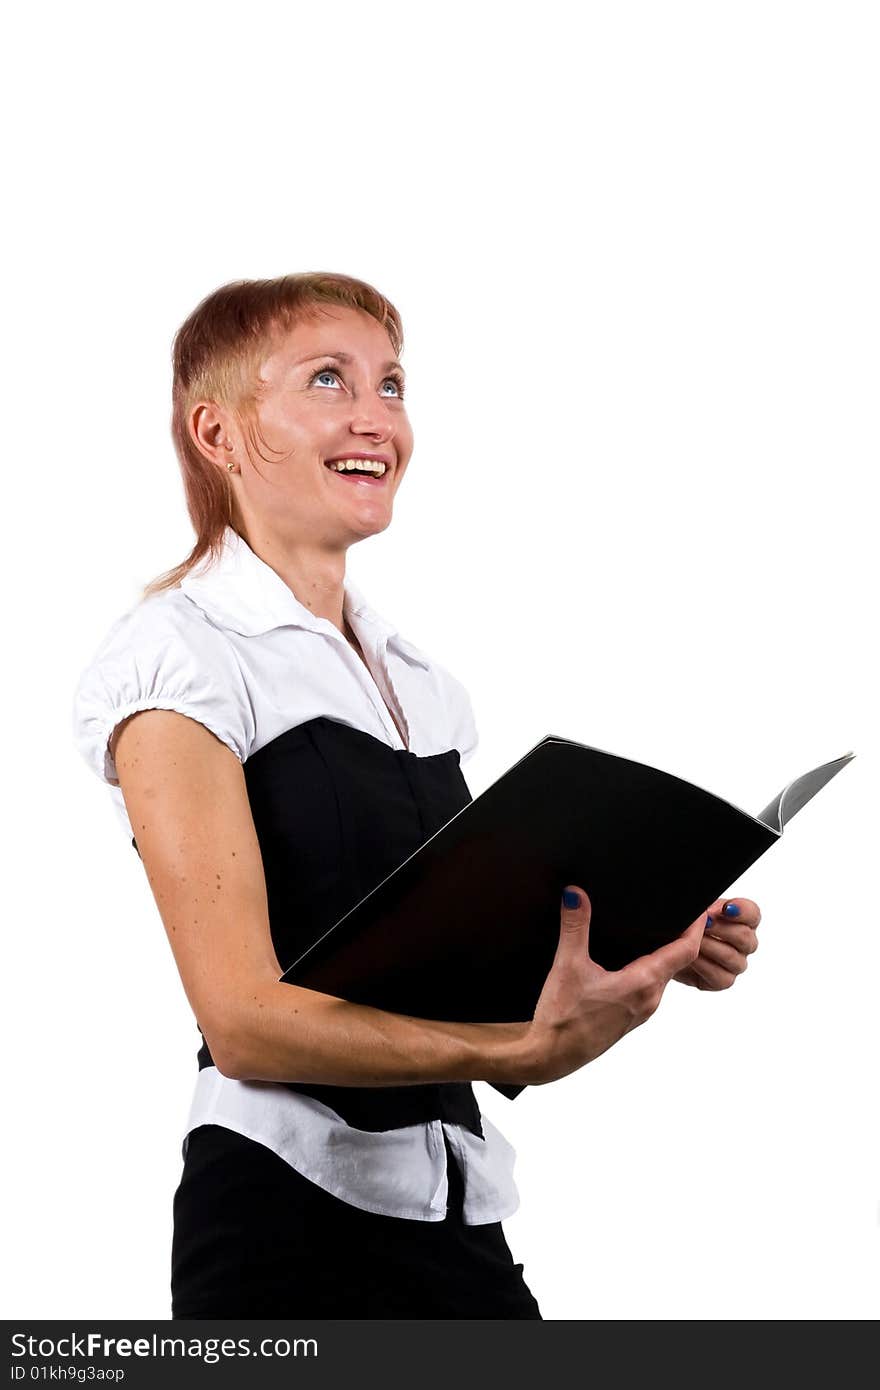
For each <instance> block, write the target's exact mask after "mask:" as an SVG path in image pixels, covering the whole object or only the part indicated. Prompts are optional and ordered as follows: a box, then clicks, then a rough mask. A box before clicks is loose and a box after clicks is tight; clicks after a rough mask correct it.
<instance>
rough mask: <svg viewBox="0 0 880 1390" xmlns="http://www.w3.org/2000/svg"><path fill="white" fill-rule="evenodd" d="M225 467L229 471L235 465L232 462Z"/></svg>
mask: <svg viewBox="0 0 880 1390" xmlns="http://www.w3.org/2000/svg"><path fill="white" fill-rule="evenodd" d="M226 467H227V468H230V469H231V468H234V467H235V464H234V462H232V461H230V462H229V463H227V465H226Z"/></svg>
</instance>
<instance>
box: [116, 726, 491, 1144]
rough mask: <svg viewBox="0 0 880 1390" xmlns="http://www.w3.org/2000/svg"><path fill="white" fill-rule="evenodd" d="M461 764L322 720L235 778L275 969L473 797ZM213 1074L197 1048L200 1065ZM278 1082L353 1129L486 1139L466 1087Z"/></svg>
mask: <svg viewBox="0 0 880 1390" xmlns="http://www.w3.org/2000/svg"><path fill="white" fill-rule="evenodd" d="M459 764H460V757H459V752H458V749H456V748H451V749H449V750H448V751H447V752H445V753H435V754H433V755H431V756H428V757H419V756H418V755H417V754H415V753H410V752H409V751H408V750H407V749H404V748H391V747H390V746H389V745H388V744H386V743H383V742H382V740H381V739H377V738H375V737H374V736H373V735H372V734H367V733H364V732H363V731H362V730H361V729H354V728H352V727H351V726H350V725H348V724H343V723H341V722H340V721H339V720H335V719H331V718H329V717H328V716H326V715H321V716H319V717H318V718H316V719H310V720H308V721H307V722H306V723H304V724H299V725H297V727H296V728H293V729H288V730H287V731H286V732H285V733H283V734H279V735H278V737H277V738H274V739H272V740H271V742H269V743H267V744H264V746H263V747H262V748H260V749H259V750H258V751H257V752H256V753H253V754H251V756H250V757H249V758H248V759H247V760H246V761H245V763H244V764H243V767H244V775H245V781H246V783H247V790H248V798H249V800H250V805H251V813H252V815H253V818H254V825H255V827H256V831H257V838H258V839H259V842H260V850H261V853H262V857H263V868H264V871H265V876H266V890H267V894H268V901H269V924H270V928H271V932H272V943H273V945H274V948H275V954H276V955H277V957H278V959H279V961H280V962H281V966H282V969H285V970H286V969H287V967H288V966H290V965H292V964H293V962H294V961H295V960H296V959H297V957H298V956H300V955H301V954H302V952H303V951H305V950H306V948H307V947H308V946H310V945H311V944H312V942H313V941H315V940H316V939H317V938H318V937H319V936H320V935H322V933H323V932H325V931H327V930H328V928H330V927H332V926H333V924H334V923H335V922H338V921H339V919H340V917H342V916H343V915H344V914H345V913H346V912H348V911H349V909H350V908H352V907H354V905H355V904H356V903H358V902H360V900H361V898H363V897H365V896H366V895H367V893H369V892H370V891H371V890H372V889H373V888H375V887H376V886H377V884H379V883H380V882H381V881H382V879H384V878H386V877H387V876H388V874H390V873H391V872H392V871H393V870H394V869H396V868H397V866H398V865H399V864H401V863H403V861H404V859H406V858H408V857H409V855H411V854H412V853H414V851H415V850H417V849H418V848H419V846H420V845H422V844H423V843H424V842H425V840H427V839H428V838H429V837H430V836H431V835H433V834H434V833H435V832H436V831H437V830H439V829H440V827H441V826H442V825H445V824H446V822H447V821H448V820H450V819H451V818H452V817H453V816H454V815H455V814H456V813H457V812H458V811H460V810H461V809H462V807H464V806H466V805H467V804H468V802H470V801H471V800H472V799H473V798H472V797H471V794H470V791H469V790H468V786H467V783H466V782H465V780H464V777H463V775H462V772H461V768H460V765H459ZM132 844H133V845H134V847H135V849H137V844H136V842H135V840H134V839H133V840H132ZM413 931H418V922H417V921H414V922H413ZM212 1065H213V1062H212V1059H211V1054H210V1052H209V1051H208V1045H207V1043H205V1042H204V1039H203V1041H202V1047H201V1049H200V1051H199V1068H200V1069H201V1068H204V1067H209V1066H212ZM284 1084H285V1085H287V1086H289V1088H290V1090H292V1091H297V1092H299V1093H300V1094H302V1095H307V1096H312V1097H313V1098H314V1099H315V1100H319V1101H321V1103H322V1104H324V1105H327V1106H329V1108H330V1109H331V1110H333V1111H335V1113H336V1114H337V1115H340V1116H341V1117H342V1119H343V1120H345V1121H346V1123H347V1124H349V1125H353V1126H354V1127H355V1128H357V1129H365V1130H373V1131H375V1130H383V1129H399V1128H401V1127H402V1126H404V1125H412V1124H420V1123H423V1122H424V1121H426V1120H436V1119H439V1120H446V1121H447V1122H448V1123H451V1124H461V1125H464V1126H466V1128H467V1129H469V1130H470V1131H471V1133H473V1134H476V1135H478V1136H479V1137H480V1138H483V1137H484V1136H483V1130H482V1126H481V1124H480V1111H479V1106H478V1105H477V1101H476V1097H475V1096H474V1093H473V1089H472V1087H471V1084H470V1082H442V1083H436V1084H427V1085H419V1086H324V1085H320V1086H319V1085H307V1084H304V1083H300V1082H285V1083H284Z"/></svg>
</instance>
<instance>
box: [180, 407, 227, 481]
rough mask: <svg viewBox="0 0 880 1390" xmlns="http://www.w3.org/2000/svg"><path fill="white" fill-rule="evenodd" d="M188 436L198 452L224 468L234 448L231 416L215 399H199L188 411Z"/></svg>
mask: <svg viewBox="0 0 880 1390" xmlns="http://www.w3.org/2000/svg"><path fill="white" fill-rule="evenodd" d="M188 427H189V433H190V438H191V439H192V441H193V443H194V444H195V446H196V448H197V449H198V450H199V453H201V454H204V456H205V458H207V459H210V461H211V462H212V463H216V464H219V465H220V466H221V467H223V468H225V467H226V465H227V463H228V462H229V459H230V456H231V454H232V452H233V451H234V449H235V437H234V434H233V430H232V428H231V417H230V415H229V413H228V412H227V411H226V410H225V409H224V407H223V406H221V405H218V404H217V403H216V401H199V402H198V403H197V404H196V405H194V406H193V408H192V410H191V411H190V417H189V421H188Z"/></svg>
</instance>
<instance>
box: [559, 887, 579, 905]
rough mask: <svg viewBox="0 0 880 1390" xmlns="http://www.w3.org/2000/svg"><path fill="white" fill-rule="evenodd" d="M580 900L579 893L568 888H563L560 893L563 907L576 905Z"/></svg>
mask: <svg viewBox="0 0 880 1390" xmlns="http://www.w3.org/2000/svg"><path fill="white" fill-rule="evenodd" d="M580 901H581V897H580V893H573V892H570V891H569V889H568V888H566V889H564V891H563V894H562V906H563V907H578V906H579V905H580Z"/></svg>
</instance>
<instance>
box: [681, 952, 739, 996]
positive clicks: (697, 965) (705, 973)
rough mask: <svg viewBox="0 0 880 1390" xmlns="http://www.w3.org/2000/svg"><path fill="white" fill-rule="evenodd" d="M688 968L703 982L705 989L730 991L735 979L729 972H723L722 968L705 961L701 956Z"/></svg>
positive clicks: (712, 962)
mask: <svg viewBox="0 0 880 1390" xmlns="http://www.w3.org/2000/svg"><path fill="white" fill-rule="evenodd" d="M690 968H691V970H693V972H694V974H695V975H696V976H697V977H698V978H699V979H701V980H703V981H705V984H704V986H703V988H705V989H730V986H731V985H732V984H734V983H735V981H736V979H737V976H736V975H734V974H733V973H732V972H731V971H730V970H725V969H724V967H723V966H721V965H716V964H715V963H714V961H711V960H705V959H704V958H703V957H702V956H698V957H697V959H696V960H695V961H694V962H693V964H692V965H691V967H690Z"/></svg>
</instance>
